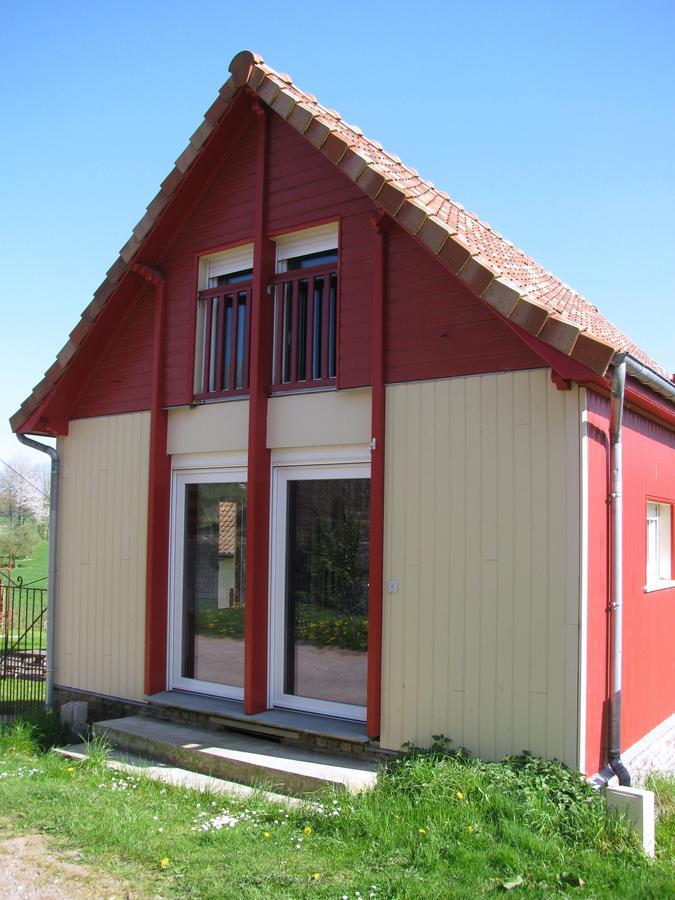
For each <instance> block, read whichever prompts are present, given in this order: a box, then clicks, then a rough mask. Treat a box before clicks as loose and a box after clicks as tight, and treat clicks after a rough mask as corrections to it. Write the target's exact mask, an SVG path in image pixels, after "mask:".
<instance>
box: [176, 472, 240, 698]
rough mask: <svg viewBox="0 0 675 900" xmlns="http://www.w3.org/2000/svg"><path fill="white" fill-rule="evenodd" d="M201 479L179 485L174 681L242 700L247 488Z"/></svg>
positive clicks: (181, 481) (237, 483)
mask: <svg viewBox="0 0 675 900" xmlns="http://www.w3.org/2000/svg"><path fill="white" fill-rule="evenodd" d="M203 478H204V476H203V475H202V476H199V475H194V476H183V477H182V478H180V479H179V482H178V486H177V506H178V507H180V508H179V509H177V510H176V512H177V516H176V523H177V529H176V545H177V546H176V557H177V566H176V570H175V585H174V593H175V595H176V596H175V601H174V610H175V613H174V661H173V675H174V677H173V682H174V685H175V686H176V687H182V688H187V689H189V690H204V691H207V692H211V693H217V694H220V695H223V696H230V697H233V698H240V697H241V696H242V693H243V685H244V610H245V607H246V595H245V584H246V538H245V535H246V484H245V483H244V482H241V481H224V480H218V481H215V480H201V479H203ZM220 479H222V476H220ZM181 501H182V502H181Z"/></svg>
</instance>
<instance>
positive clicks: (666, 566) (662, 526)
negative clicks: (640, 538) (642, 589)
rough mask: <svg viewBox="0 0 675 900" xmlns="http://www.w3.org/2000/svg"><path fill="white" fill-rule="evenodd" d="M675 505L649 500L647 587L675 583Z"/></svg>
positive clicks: (658, 586)
mask: <svg viewBox="0 0 675 900" xmlns="http://www.w3.org/2000/svg"><path fill="white" fill-rule="evenodd" d="M672 524H673V506H672V504H670V503H659V502H656V501H654V500H649V501H648V502H647V585H646V589H647V590H648V591H649V590H658V589H659V588H664V587H671V586H673V585H675V581H674V580H673V561H672V551H673V544H672V534H673V528H672Z"/></svg>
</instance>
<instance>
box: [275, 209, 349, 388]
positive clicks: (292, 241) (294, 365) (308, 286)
mask: <svg viewBox="0 0 675 900" xmlns="http://www.w3.org/2000/svg"><path fill="white" fill-rule="evenodd" d="M276 244H277V261H276V270H277V274H276V276H275V278H274V288H273V291H274V357H273V376H272V382H273V388H275V389H276V390H283V389H289V388H291V387H293V388H296V387H297V388H303V387H304V388H308V387H322V386H325V385H330V384H332V383H334V381H335V378H336V375H337V264H338V225H337V222H332V223H330V224H328V225H319V226H316V227H315V228H305V229H303V230H302V231H295V232H292V233H290V234H284V235H281V236H279V237H278V238H276Z"/></svg>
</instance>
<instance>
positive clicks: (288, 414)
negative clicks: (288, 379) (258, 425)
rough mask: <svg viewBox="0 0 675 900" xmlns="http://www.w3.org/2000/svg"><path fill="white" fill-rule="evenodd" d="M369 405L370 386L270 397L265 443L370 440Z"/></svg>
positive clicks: (319, 443)
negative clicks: (357, 388)
mask: <svg viewBox="0 0 675 900" xmlns="http://www.w3.org/2000/svg"><path fill="white" fill-rule="evenodd" d="M370 406H371V391H370V388H368V389H362V390H353V391H317V392H314V393H311V392H310V393H298V394H294V393H291V394H287V395H286V396H284V397H271V398H270V401H269V404H268V407H267V446H268V447H270V448H271V449H282V448H284V447H322V446H326V445H335V446H337V445H340V444H369V443H370V437H371V422H370ZM212 449H213V448H212Z"/></svg>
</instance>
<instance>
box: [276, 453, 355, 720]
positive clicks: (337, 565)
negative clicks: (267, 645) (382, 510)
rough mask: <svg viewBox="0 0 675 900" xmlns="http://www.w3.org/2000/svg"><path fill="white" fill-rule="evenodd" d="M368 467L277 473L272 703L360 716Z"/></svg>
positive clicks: (317, 467)
mask: <svg viewBox="0 0 675 900" xmlns="http://www.w3.org/2000/svg"><path fill="white" fill-rule="evenodd" d="M369 474H370V473H369V467H368V466H364V465H352V466H332V465H331V466H309V467H301V468H299V467H287V468H277V469H276V470H275V478H274V515H273V550H274V552H273V572H272V629H271V638H272V641H271V644H272V647H271V656H272V660H271V663H272V665H271V668H272V694H273V702H274V704H275V705H276V706H284V707H290V708H294V709H302V710H305V711H307V712H318V713H325V714H330V715H341V716H345V717H349V718H354V719H364V718H365V705H366V676H367V646H368V562H369V517H370V478H369Z"/></svg>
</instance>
